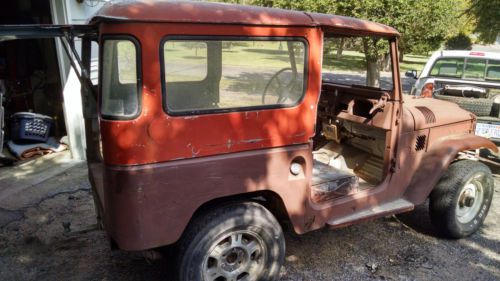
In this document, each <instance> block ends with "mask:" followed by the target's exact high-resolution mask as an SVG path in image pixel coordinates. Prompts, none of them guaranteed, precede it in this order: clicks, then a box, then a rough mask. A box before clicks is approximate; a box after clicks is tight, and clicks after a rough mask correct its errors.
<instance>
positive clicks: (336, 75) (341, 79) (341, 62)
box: [323, 37, 393, 90]
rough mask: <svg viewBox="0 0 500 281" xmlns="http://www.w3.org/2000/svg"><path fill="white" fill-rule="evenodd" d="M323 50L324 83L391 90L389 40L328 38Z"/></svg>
mask: <svg viewBox="0 0 500 281" xmlns="http://www.w3.org/2000/svg"><path fill="white" fill-rule="evenodd" d="M323 48H324V49H323V81H325V82H330V83H338V84H345V85H360V86H370V87H376V88H381V89H385V90H392V89H393V78H392V61H391V52H390V45H389V42H388V40H386V39H383V38H378V37H327V38H325V42H324V47H323ZM367 58H370V59H367Z"/></svg>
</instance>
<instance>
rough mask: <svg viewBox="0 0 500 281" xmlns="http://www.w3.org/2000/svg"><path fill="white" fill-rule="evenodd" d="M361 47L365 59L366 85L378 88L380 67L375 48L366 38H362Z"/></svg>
mask: <svg viewBox="0 0 500 281" xmlns="http://www.w3.org/2000/svg"><path fill="white" fill-rule="evenodd" d="M363 49H364V51H365V59H366V86H370V87H377V88H378V87H380V83H379V81H380V68H379V56H378V52H377V48H376V46H374V45H372V44H371V42H370V41H369V40H368V39H366V38H363Z"/></svg>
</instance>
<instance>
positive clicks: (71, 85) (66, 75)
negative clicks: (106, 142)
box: [50, 0, 104, 160]
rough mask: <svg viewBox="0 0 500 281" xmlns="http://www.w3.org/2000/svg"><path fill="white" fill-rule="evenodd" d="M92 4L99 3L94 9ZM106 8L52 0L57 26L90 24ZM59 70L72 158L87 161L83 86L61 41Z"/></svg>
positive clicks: (94, 75)
mask: <svg viewBox="0 0 500 281" xmlns="http://www.w3.org/2000/svg"><path fill="white" fill-rule="evenodd" d="M91 3H97V5H95V6H93V7H92V6H91V5H92V4H91ZM103 4H104V1H102V2H100V3H98V2H97V1H95V0H94V1H85V2H84V3H78V2H77V1H76V0H51V1H50V5H51V10H52V20H53V23H54V24H85V23H86V22H87V20H88V19H89V18H90V17H91V16H92V15H93V14H94V13H95V12H96V11H97V10H98V9H99V8H100V7H101V6H102V5H103ZM75 43H76V44H75V47H76V49H77V50H80V44H81V42H80V40H77V41H76V42H75ZM56 44H57V45H56V48H57V56H58V60H59V69H60V73H61V81H62V85H63V97H64V105H63V107H64V117H65V120H66V129H67V132H68V138H69V144H70V149H71V155H72V157H73V158H74V159H81V160H83V159H85V127H84V121H83V113H82V99H81V96H80V82H79V81H78V78H77V76H76V74H75V71H74V70H73V69H71V67H70V63H69V60H68V58H67V57H66V55H65V53H64V50H63V48H62V46H61V43H60V41H59V40H57V43H56ZM97 56H98V52H97V51H95V52H93V54H92V61H93V63H92V65H93V67H92V68H93V69H92V76H93V78H96V76H97Z"/></svg>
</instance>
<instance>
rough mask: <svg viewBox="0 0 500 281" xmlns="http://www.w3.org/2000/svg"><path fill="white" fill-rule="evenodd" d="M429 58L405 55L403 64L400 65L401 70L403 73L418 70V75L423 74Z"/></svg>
mask: <svg viewBox="0 0 500 281" xmlns="http://www.w3.org/2000/svg"><path fill="white" fill-rule="evenodd" d="M428 59H429V57H427V56H417V55H405V56H404V57H403V62H401V63H399V68H400V70H401V71H402V72H404V71H408V70H416V71H418V73H420V72H422V69H424V66H425V63H426V62H427V60H428Z"/></svg>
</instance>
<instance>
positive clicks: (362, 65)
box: [311, 37, 393, 203]
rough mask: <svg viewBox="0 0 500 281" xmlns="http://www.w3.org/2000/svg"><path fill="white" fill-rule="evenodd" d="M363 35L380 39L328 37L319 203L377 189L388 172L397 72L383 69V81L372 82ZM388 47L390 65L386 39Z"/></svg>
mask: <svg viewBox="0 0 500 281" xmlns="http://www.w3.org/2000/svg"><path fill="white" fill-rule="evenodd" d="M364 40H367V41H369V42H376V41H375V40H373V39H372V38H369V39H368V38H363V37H333V38H326V39H325V43H324V55H323V56H324V58H323V64H324V65H323V75H322V76H323V82H322V91H321V96H320V102H319V106H318V117H317V128H316V136H315V137H314V152H313V155H314V161H315V164H314V165H315V166H314V169H313V189H312V192H313V194H312V196H311V197H312V198H313V201H314V202H316V203H322V202H326V201H331V200H335V199H338V198H342V197H344V196H349V195H352V194H355V193H357V192H360V191H363V190H368V189H372V188H374V187H376V186H378V185H379V184H380V183H381V182H382V181H383V180H384V179H385V176H386V174H387V173H386V171H387V165H386V164H385V163H387V162H388V161H385V160H386V158H387V156H388V155H389V154H388V151H387V149H386V147H387V142H388V139H389V136H390V130H391V124H390V120H391V118H392V112H393V110H392V103H391V102H390V100H391V96H392V74H391V73H390V71H381V72H382V74H381V77H380V79H379V81H375V83H373V81H372V82H369V79H368V76H367V75H368V73H367V71H366V69H367V68H366V65H367V64H366V61H364V60H365V59H364V53H365V52H367V51H369V50H366V45H365V44H362V43H363V41H364ZM372 40H373V41H372ZM374 44H377V43H374ZM385 47H386V49H385V50H386V51H387V52H388V53H387V56H388V57H389V60H388V64H389V65H388V66H389V67H387V69H388V70H390V69H391V67H390V52H389V44H388V43H387V42H385ZM353 59H357V60H358V61H354V62H353ZM356 62H357V63H356Z"/></svg>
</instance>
